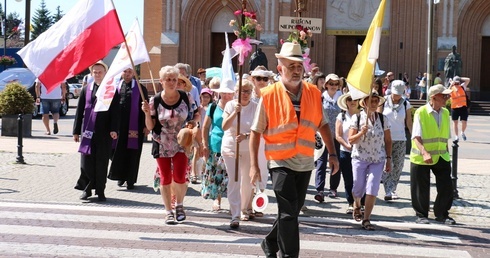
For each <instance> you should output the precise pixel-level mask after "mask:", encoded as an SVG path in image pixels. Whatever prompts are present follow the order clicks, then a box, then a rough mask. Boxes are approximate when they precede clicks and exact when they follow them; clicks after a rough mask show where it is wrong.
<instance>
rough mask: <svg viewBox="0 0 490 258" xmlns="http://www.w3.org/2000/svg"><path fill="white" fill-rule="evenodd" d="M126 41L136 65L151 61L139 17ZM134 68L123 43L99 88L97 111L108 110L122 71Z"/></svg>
mask: <svg viewBox="0 0 490 258" xmlns="http://www.w3.org/2000/svg"><path fill="white" fill-rule="evenodd" d="M126 42H127V44H128V48H129V52H130V53H131V57H132V58H133V62H134V65H138V64H141V63H144V62H150V57H149V56H148V51H147V50H146V44H145V41H144V40H143V35H142V34H141V30H140V26H139V24H138V19H136V20H135V21H134V23H133V25H132V26H131V29H130V30H129V32H128V34H127V35H126ZM128 68H133V67H132V65H131V60H130V59H129V55H128V50H127V49H126V44H124V43H123V44H122V45H121V48H119V51H117V54H116V56H115V57H114V60H113V61H112V64H111V67H110V68H109V71H107V74H106V75H105V77H104V79H103V80H102V83H101V84H100V86H99V89H98V90H97V93H96V94H97V103H96V105H95V109H94V110H95V112H101V111H107V110H109V107H110V105H111V102H112V98H113V97H114V94H115V93H116V87H117V85H118V83H117V82H118V80H119V78H120V76H121V73H122V72H123V71H124V70H126V69H128Z"/></svg>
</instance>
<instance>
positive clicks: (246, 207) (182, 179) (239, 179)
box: [74, 63, 412, 228]
mask: <svg viewBox="0 0 490 258" xmlns="http://www.w3.org/2000/svg"><path fill="white" fill-rule="evenodd" d="M98 64H99V65H98ZM102 68H105V72H106V71H107V66H106V65H105V64H103V63H96V64H95V65H94V66H93V67H92V68H91V72H92V74H93V77H94V79H95V81H94V82H92V83H89V84H88V85H87V86H86V87H84V89H83V91H82V96H81V98H80V101H79V106H78V108H77V115H76V119H75V126H74V136H75V135H80V134H81V132H82V125H83V128H84V131H85V129H86V127H87V124H90V123H89V122H87V120H89V119H90V118H92V117H91V116H90V115H89V114H90V112H92V113H93V111H92V110H90V109H88V110H87V107H91V105H92V104H93V103H94V102H95V100H94V99H95V95H94V94H95V91H96V90H97V88H96V87H98V85H99V84H100V80H101V79H100V78H99V77H100V76H101V75H102V77H101V78H103V73H105V72H104V71H103V70H104V69H102ZM97 72H99V73H101V74H97ZM197 75H198V77H195V76H192V75H191V69H190V66H189V65H187V64H182V63H178V64H176V65H175V66H165V67H162V68H161V70H160V72H159V81H160V85H159V86H160V87H162V91H160V92H158V93H156V94H155V96H153V97H151V98H149V97H148V93H147V90H146V89H145V88H144V87H143V89H144V91H142V92H140V90H139V89H138V85H137V84H136V83H135V79H134V73H133V71H132V70H131V69H127V70H126V71H125V72H124V73H123V75H122V79H121V82H120V85H119V87H118V91H117V93H116V96H115V98H114V100H113V103H112V104H111V107H110V109H109V111H108V112H101V113H100V114H99V115H98V116H97V118H94V121H95V125H92V127H94V126H95V128H94V129H93V132H94V137H93V138H92V139H95V141H97V142H98V143H99V144H98V146H97V145H94V143H92V150H91V151H92V152H91V153H90V151H89V153H88V154H87V153H83V152H82V162H81V170H82V173H81V175H80V179H79V180H78V182H77V185H76V186H75V188H76V189H79V190H82V191H83V192H82V196H81V197H80V198H81V199H82V200H88V199H89V197H91V196H92V189H95V194H96V195H98V199H99V201H105V200H106V198H105V194H104V189H105V184H106V177H107V167H108V166H109V163H108V159H107V162H102V163H101V162H95V161H94V160H95V159H101V156H99V155H101V154H103V155H107V156H108V157H111V160H112V162H111V164H110V168H109V173H108V178H109V179H111V180H115V181H117V184H118V185H119V186H120V187H122V186H124V184H126V187H127V189H130V190H131V189H133V188H134V187H135V183H136V182H137V178H138V169H139V160H140V156H141V150H142V143H143V141H144V139H145V138H146V136H147V135H148V134H150V135H151V138H152V143H153V145H152V153H151V154H152V155H153V156H154V157H155V159H156V162H157V169H156V172H155V176H154V187H155V190H157V191H158V190H160V192H161V195H162V199H163V204H164V207H165V210H166V213H165V223H167V224H177V223H178V222H181V221H184V220H185V219H186V213H185V209H184V198H185V195H186V192H187V187H188V184H189V183H191V184H200V192H201V196H202V197H203V198H204V199H208V200H212V202H210V206H211V207H212V210H214V211H219V210H220V209H221V207H222V198H223V197H226V198H227V199H228V202H229V207H230V214H231V221H230V227H231V228H238V227H239V224H240V221H248V220H252V219H254V218H255V217H261V216H263V214H262V213H261V212H259V211H255V210H254V209H253V205H252V201H253V197H254V195H255V194H258V193H260V192H263V191H264V190H265V189H266V187H267V179H268V178H269V176H268V169H267V161H266V158H265V154H264V141H263V139H261V145H260V148H259V164H260V173H261V178H262V179H263V180H262V181H261V182H251V178H250V175H249V171H250V154H249V143H248V140H249V136H250V130H251V129H250V128H251V126H252V122H253V120H254V116H255V113H256V112H255V111H256V110H257V106H258V103H259V99H260V96H261V89H263V88H264V87H267V86H268V85H270V84H273V83H276V82H277V81H278V78H277V76H278V75H276V74H274V73H273V72H272V71H269V70H268V69H266V68H265V67H264V66H258V67H257V68H255V69H254V70H253V71H250V73H249V74H244V76H243V79H242V81H241V88H240V92H239V87H238V86H239V82H238V81H237V82H234V81H231V80H226V79H225V80H221V79H220V78H219V77H212V78H206V70H205V69H202V68H200V69H199V70H198V71H197ZM304 80H305V81H307V82H308V83H311V84H313V85H316V86H317V87H318V89H319V90H320V91H321V92H322V105H323V112H324V115H325V116H326V117H328V124H329V127H330V130H331V132H332V135H333V136H334V140H335V148H336V150H337V151H336V153H337V154H338V158H339V161H340V169H339V172H337V173H335V174H331V173H329V171H328V169H327V168H328V166H327V162H328V151H327V149H326V148H325V146H324V144H323V142H322V139H321V137H320V135H319V134H317V137H316V141H317V143H316V150H315V166H316V170H315V189H316V194H315V196H314V199H315V200H316V201H317V202H319V203H322V202H324V201H325V197H330V198H339V195H338V191H339V184H340V181H341V177H343V182H344V189H343V190H344V193H345V195H344V196H345V199H346V205H345V212H346V213H347V214H352V216H353V218H354V219H356V220H358V221H361V219H362V218H364V219H366V220H369V217H370V215H371V212H372V210H373V206H374V203H375V200H376V196H377V193H378V190H379V187H380V182H382V184H383V186H384V190H385V195H384V200H385V201H392V200H396V199H397V198H398V196H397V185H398V182H399V179H400V174H401V171H402V168H403V162H404V157H405V150H406V146H405V144H406V136H405V128H406V127H407V128H409V129H410V128H411V127H412V126H411V123H412V121H411V115H407V114H410V112H411V111H410V110H411V106H410V103H409V102H408V100H407V98H406V95H405V83H404V82H403V81H398V80H395V81H393V82H392V84H391V92H389V95H387V96H386V97H384V96H382V94H383V91H382V90H381V86H382V85H376V87H375V88H376V89H379V90H380V92H379V93H378V92H375V93H374V94H373V95H372V97H371V98H370V99H367V98H366V99H361V100H353V99H352V98H351V96H350V93H349V90H348V87H347V85H346V82H345V79H344V78H342V77H339V76H337V75H336V74H328V75H325V74H323V73H321V72H319V69H318V67H314V68H313V69H312V71H311V73H308V74H305V78H304ZM376 83H379V81H375V84H376ZM91 85H92V86H91ZM86 94H88V95H87V96H92V95H93V96H92V97H85V95H86ZM239 95H240V99H238V96H239ZM368 110H369V112H367V111H368ZM83 114H85V116H84V115H83ZM101 114H102V115H101ZM238 114H240V123H239V124H237V120H238V119H237V116H238ZM368 114H369V116H368ZM111 116H112V117H111ZM379 117H381V118H379ZM99 119H100V120H104V121H103V122H102V121H101V122H99ZM82 121H83V122H82ZM111 121H112V122H111ZM116 121H117V122H116ZM360 122H361V125H364V124H368V125H369V126H360ZM405 125H406V127H405ZM109 127H110V128H109ZM238 128H239V132H238ZM98 130H99V131H98ZM350 130H352V132H349V131H350ZM364 130H368V132H367V134H366V136H365V137H362V139H361V138H359V139H356V137H349V135H356V133H357V132H358V131H359V132H361V131H364ZM102 131H104V132H106V131H107V132H111V134H110V135H111V138H108V139H104V140H105V141H102V140H101V138H103V137H102V136H99V135H101V133H100V132H102ZM98 132H99V134H98V135H97V133H98ZM113 132H116V133H117V134H118V135H119V136H118V137H113V134H112V133H113ZM84 133H85V132H84ZM107 134H108V135H109V133H107ZM364 134H365V132H364ZM359 135H361V134H359ZM100 143H103V144H100ZM237 143H238V144H239V147H238V148H237V147H236V144H237ZM354 144H357V147H356V148H353V145H354ZM82 145H83V141H82V144H81V146H82ZM85 145H86V144H85ZM102 145H104V146H112V148H110V147H103V146H102ZM89 146H90V145H89ZM81 148H82V147H81ZM386 148H391V150H390V151H389V152H388V151H387V152H386V153H391V156H386V153H385V149H386ZM111 149H112V151H110V150H111ZM85 151H86V150H85ZM237 151H238V153H237ZM95 153H96V154H97V155H95ZM143 155H148V154H146V153H144V154H143ZM237 155H238V159H239V163H238V164H239V167H238V168H237V167H235V165H236V163H235V160H236V158H237ZM91 157H93V158H91ZM384 158H387V159H391V160H392V162H386V164H385V162H384ZM92 163H93V164H92ZM90 166H93V167H94V171H95V172H93V173H92V174H90V172H88V170H91V169H89V168H88V167H90ZM104 166H105V168H104ZM392 166H393V167H392ZM362 167H369V170H370V171H373V172H372V173H369V175H368V176H367V177H366V175H365V174H364V175H363V176H364V179H363V180H359V177H362V175H361V174H360V173H357V172H356V170H359V169H360V168H362ZM104 171H105V172H104ZM327 175H328V180H327ZM327 182H328V184H329V185H328V187H326V184H327ZM355 182H356V183H355ZM355 196H363V197H362V198H357V197H355ZM305 209H307V207H303V208H302V210H305Z"/></svg>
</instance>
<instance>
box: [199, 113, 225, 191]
mask: <svg viewBox="0 0 490 258" xmlns="http://www.w3.org/2000/svg"><path fill="white" fill-rule="evenodd" d="M206 115H207V116H209V117H210V118H211V106H210V107H209V108H208V110H207V112H206ZM222 116H223V109H221V108H220V107H219V106H218V105H217V106H216V108H215V109H214V114H213V120H212V121H211V132H210V134H209V150H210V152H209V157H207V161H206V169H205V171H204V173H203V175H202V181H201V195H202V197H203V198H204V199H212V200H215V199H217V198H218V196H220V195H221V196H223V195H225V194H226V190H227V185H228V174H227V173H226V166H225V162H224V160H223V157H222V156H221V140H222V138H223V134H224V132H223V128H222V127H221V125H222V124H223V117H222Z"/></svg>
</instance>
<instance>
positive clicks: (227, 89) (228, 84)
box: [214, 79, 235, 93]
mask: <svg viewBox="0 0 490 258" xmlns="http://www.w3.org/2000/svg"><path fill="white" fill-rule="evenodd" d="M214 92H218V93H235V82H234V81H233V80H231V79H224V80H223V81H221V83H220V85H219V89H216V90H214Z"/></svg>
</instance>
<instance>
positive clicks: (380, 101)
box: [359, 91, 386, 108]
mask: <svg viewBox="0 0 490 258" xmlns="http://www.w3.org/2000/svg"><path fill="white" fill-rule="evenodd" d="M371 97H372V98H378V99H379V103H378V107H379V106H381V105H383V104H384V103H385V101H386V99H385V98H383V97H381V96H380V95H379V94H378V92H376V91H373V93H372V94H371ZM368 98H369V95H367V96H366V97H364V98H362V99H361V102H359V104H360V105H361V107H363V108H365V107H366V106H365V105H364V102H365V100H367V99H368Z"/></svg>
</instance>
